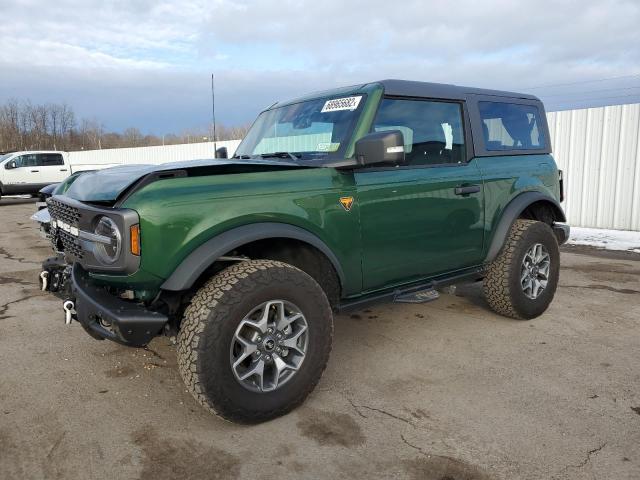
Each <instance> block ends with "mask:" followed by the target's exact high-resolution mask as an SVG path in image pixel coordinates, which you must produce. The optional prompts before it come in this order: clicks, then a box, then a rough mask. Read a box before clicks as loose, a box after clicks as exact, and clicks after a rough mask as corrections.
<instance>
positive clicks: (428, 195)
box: [355, 98, 484, 291]
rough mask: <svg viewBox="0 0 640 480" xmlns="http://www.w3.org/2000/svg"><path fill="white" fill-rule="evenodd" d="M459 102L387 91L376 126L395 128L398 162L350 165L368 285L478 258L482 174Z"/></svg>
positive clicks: (475, 261) (463, 264)
mask: <svg viewBox="0 0 640 480" xmlns="http://www.w3.org/2000/svg"><path fill="white" fill-rule="evenodd" d="M464 125H465V124H464V120H463V108H462V104H461V103H457V102H444V101H433V100H415V99H402V98H385V99H383V100H382V103H381V105H380V108H379V110H378V113H377V116H376V119H375V121H374V125H373V131H383V130H400V131H402V132H403V135H404V139H405V155H406V161H405V163H404V164H403V165H398V166H391V167H389V166H384V167H383V168H380V167H377V166H375V165H374V166H369V167H365V168H362V169H359V170H357V171H356V173H355V181H356V186H357V201H358V203H359V207H360V209H359V210H360V222H361V233H362V245H363V278H364V279H363V284H364V289H365V290H368V291H372V290H376V289H380V288H383V287H388V286H391V285H400V284H403V283H408V282H411V281H414V280H419V279H422V278H425V277H430V276H434V275H438V274H442V273H445V272H451V271H454V270H459V269H462V268H465V267H470V266H475V265H478V264H480V263H481V262H482V247H483V224H484V206H483V189H482V179H481V176H480V172H479V170H478V166H477V165H476V163H475V161H471V162H467V159H468V155H467V148H466V142H465V127H464Z"/></svg>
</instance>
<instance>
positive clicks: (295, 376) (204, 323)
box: [178, 260, 333, 423]
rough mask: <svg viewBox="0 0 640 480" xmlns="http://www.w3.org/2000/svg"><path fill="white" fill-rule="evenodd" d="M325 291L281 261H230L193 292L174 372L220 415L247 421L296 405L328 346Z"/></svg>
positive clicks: (310, 385)
mask: <svg viewBox="0 0 640 480" xmlns="http://www.w3.org/2000/svg"><path fill="white" fill-rule="evenodd" d="M332 335H333V317H332V314H331V308H330V306H329V302H328V300H327V297H326V295H325V294H324V292H323V290H322V289H321V288H320V286H319V285H318V284H317V283H316V282H315V280H313V279H312V278H311V277H310V276H309V275H307V274H306V273H304V272H303V271H301V270H299V269H297V268H295V267H293V266H291V265H288V264H285V263H281V262H275V261H271V260H252V261H246V262H241V263H237V264H235V265H232V266H230V267H228V268H227V269H225V270H223V271H222V272H220V273H218V274H217V275H216V276H214V277H213V278H212V279H211V280H209V281H208V282H207V283H206V284H205V285H204V286H203V287H202V288H201V289H200V290H199V291H198V292H197V293H196V295H195V296H194V297H193V300H192V301H191V304H190V306H189V307H188V308H187V310H186V311H185V315H184V319H183V321H182V325H181V329H180V332H179V334H178V363H179V369H180V373H181V375H182V378H183V379H184V381H185V383H186V385H187V387H188V388H189V390H190V391H191V393H192V394H193V395H194V397H195V398H196V399H197V400H198V401H199V402H200V403H201V404H202V405H204V406H205V407H206V408H208V409H209V410H211V411H212V412H213V413H215V414H217V415H220V416H222V417H224V418H226V419H228V420H232V421H237V422H243V423H254V422H260V421H264V420H268V419H271V418H274V417H277V416H280V415H283V414H285V413H287V412H289V411H291V410H292V409H293V408H295V407H296V406H298V405H299V404H301V403H302V402H303V401H304V399H305V398H306V397H307V395H309V393H310V392H311V391H312V390H313V388H314V387H315V385H316V384H317V383H318V381H319V380H320V377H321V375H322V372H323V371H324V368H325V366H326V364H327V360H328V358H329V353H330V351H331V340H332Z"/></svg>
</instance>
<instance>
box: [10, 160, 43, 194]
mask: <svg viewBox="0 0 640 480" xmlns="http://www.w3.org/2000/svg"><path fill="white" fill-rule="evenodd" d="M12 161H13V162H15V164H16V168H6V167H7V165H8V164H10V163H12ZM12 161H10V162H7V163H5V165H4V167H5V171H4V172H3V178H4V181H3V187H2V188H3V191H4V192H5V194H20V193H35V192H37V191H38V190H39V189H40V188H42V183H43V182H42V172H41V171H40V167H39V166H38V158H37V155H36V154H34V153H30V154H24V155H20V156H18V157H14V158H13V159H12Z"/></svg>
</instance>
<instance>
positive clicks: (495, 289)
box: [484, 219, 560, 320]
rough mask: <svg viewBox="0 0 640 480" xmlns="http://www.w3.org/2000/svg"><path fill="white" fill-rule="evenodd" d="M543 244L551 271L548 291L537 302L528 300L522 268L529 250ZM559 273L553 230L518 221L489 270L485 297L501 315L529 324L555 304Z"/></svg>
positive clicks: (558, 254) (485, 284)
mask: <svg viewBox="0 0 640 480" xmlns="http://www.w3.org/2000/svg"><path fill="white" fill-rule="evenodd" d="M536 243H541V244H542V245H543V246H544V247H545V248H546V250H547V251H548V252H549V255H550V257H551V267H550V272H549V280H548V284H547V287H546V288H545V289H544V291H543V292H542V293H541V294H540V296H539V297H538V298H536V299H535V300H533V299H530V298H528V297H527V296H526V295H525V293H524V292H523V290H522V286H521V283H520V268H521V265H522V260H523V258H524V255H525V253H526V252H527V250H528V249H529V248H530V247H531V246H532V245H534V244H536ZM559 273H560V251H559V248H558V241H557V239H556V236H555V235H554V233H553V230H551V227H550V226H549V225H547V224H546V223H544V222H537V221H534V220H523V219H518V220H516V221H515V222H514V224H513V225H512V227H511V230H510V231H509V236H508V237H507V240H506V241H505V244H504V246H503V247H502V250H501V251H500V253H499V254H498V256H497V257H496V259H495V260H494V261H493V262H491V263H490V264H489V266H488V268H487V271H486V276H485V278H484V295H485V298H486V299H487V302H488V303H489V306H490V307H491V308H492V309H493V310H494V311H495V312H496V313H499V314H500V315H504V316H506V317H511V318H515V319H518V320H530V319H532V318H536V317H538V316H540V315H542V314H543V313H544V312H545V311H546V310H547V308H548V307H549V304H550V303H551V301H552V300H553V296H554V295H555V292H556V288H557V286H558V276H559Z"/></svg>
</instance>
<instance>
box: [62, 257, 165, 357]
mask: <svg viewBox="0 0 640 480" xmlns="http://www.w3.org/2000/svg"><path fill="white" fill-rule="evenodd" d="M71 292H72V295H73V296H74V297H75V298H74V300H73V301H74V303H75V311H76V320H77V321H78V322H79V323H80V324H81V325H82V327H83V328H84V329H85V330H86V331H87V333H89V335H91V336H92V337H94V338H97V339H100V340H102V339H105V338H106V339H108V340H112V341H114V342H117V343H120V344H123V345H129V346H134V347H140V346H143V345H146V344H147V343H149V342H150V341H151V339H152V338H153V337H155V336H157V335H158V334H159V333H160V331H161V330H162V328H163V327H164V325H165V324H166V323H167V321H168V318H167V316H166V315H163V314H162V313H159V312H154V311H151V310H148V309H147V308H146V307H145V306H144V305H141V304H138V303H134V302H131V301H126V300H122V299H120V298H118V297H115V296H113V295H111V294H110V293H109V292H107V291H106V289H104V288H101V287H98V286H96V285H94V284H93V282H92V281H91V279H90V278H89V275H88V274H87V272H86V271H85V270H84V269H83V268H82V267H81V266H80V265H79V264H77V263H76V264H74V266H73V269H72V272H71Z"/></svg>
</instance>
